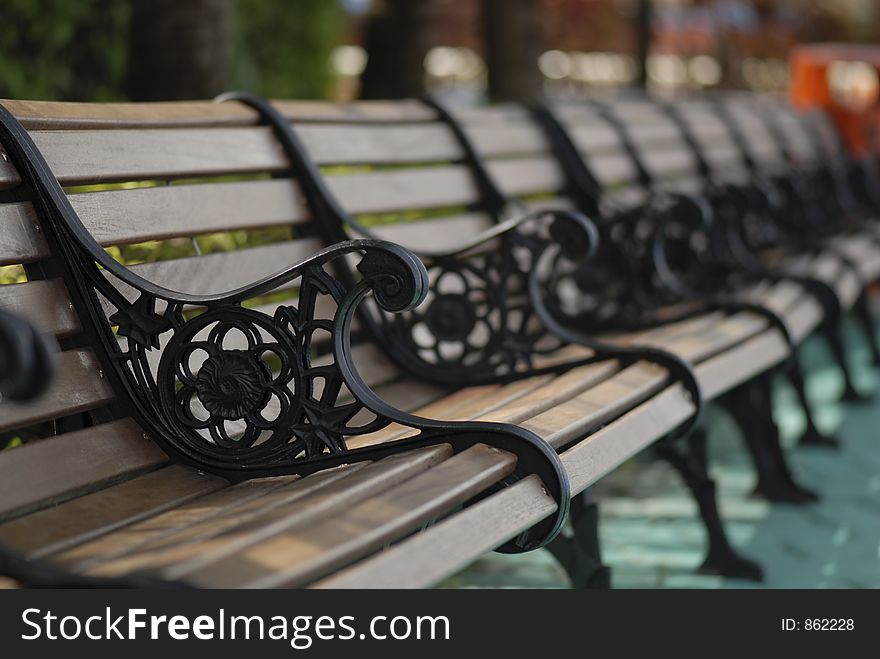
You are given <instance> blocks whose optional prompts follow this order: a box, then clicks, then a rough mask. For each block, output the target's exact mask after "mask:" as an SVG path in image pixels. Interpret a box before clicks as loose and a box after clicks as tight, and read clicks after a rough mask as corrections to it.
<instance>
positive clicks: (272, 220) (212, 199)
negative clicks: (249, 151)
mask: <svg viewBox="0 0 880 659" xmlns="http://www.w3.org/2000/svg"><path fill="white" fill-rule="evenodd" d="M69 198H70V203H71V205H72V206H73V209H74V210H75V211H76V212H77V215H79V217H80V219H81V220H82V222H83V224H84V225H85V226H86V228H87V229H88V230H89V232H90V233H91V234H92V236H94V238H95V240H97V241H98V242H99V243H101V244H102V245H105V246H107V245H124V244H128V243H137V242H144V241H147V240H166V239H168V238H177V237H180V236H192V235H201V234H207V233H215V232H222V231H235V230H240V229H256V228H262V227H275V226H284V225H293V224H297V223H301V222H303V221H305V220H306V219H308V217H309V214H308V210H307V207H306V204H305V201H304V200H303V199H302V197H301V194H300V191H299V187H298V186H297V185H296V184H295V183H294V182H293V181H291V180H288V179H273V180H265V181H232V182H226V183H204V184H200V185H172V186H157V187H150V188H136V189H132V190H108V191H104V192H89V193H83V194H73V195H70V197H69Z"/></svg>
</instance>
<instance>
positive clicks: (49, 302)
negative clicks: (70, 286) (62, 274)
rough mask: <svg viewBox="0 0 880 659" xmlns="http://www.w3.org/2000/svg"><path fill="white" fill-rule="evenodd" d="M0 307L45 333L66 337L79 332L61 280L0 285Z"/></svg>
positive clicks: (77, 322)
mask: <svg viewBox="0 0 880 659" xmlns="http://www.w3.org/2000/svg"><path fill="white" fill-rule="evenodd" d="M0 308H2V309H5V310H7V311H10V312H12V313H14V314H17V315H19V316H21V317H22V318H25V319H26V320H28V321H29V322H31V323H32V324H33V325H34V327H37V328H39V330H40V331H41V332H45V333H47V334H53V335H55V336H68V335H70V334H74V333H76V332H77V331H79V329H80V325H79V319H78V318H77V316H76V312H75V311H74V310H73V308H72V306H71V303H70V296H69V295H68V294H67V288H66V287H65V286H64V282H63V281H62V280H60V279H44V280H34V281H28V282H23V283H21V284H6V285H4V286H0Z"/></svg>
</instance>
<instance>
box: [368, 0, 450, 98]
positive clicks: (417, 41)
mask: <svg viewBox="0 0 880 659" xmlns="http://www.w3.org/2000/svg"><path fill="white" fill-rule="evenodd" d="M436 12H437V2H436V1H435V0H384V2H382V3H381V6H380V7H379V9H378V10H377V11H376V13H374V14H373V15H372V16H371V17H370V20H369V23H368V24H367V30H366V35H365V37H364V47H365V48H366V51H367V67H366V69H364V73H363V76H362V77H361V97H363V98H406V97H412V96H421V95H422V94H424V93H425V55H427V54H428V50H430V49H431V47H432V46H433V45H434V24H435V21H434V17H435V16H436Z"/></svg>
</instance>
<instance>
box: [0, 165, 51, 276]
mask: <svg viewBox="0 0 880 659" xmlns="http://www.w3.org/2000/svg"><path fill="white" fill-rule="evenodd" d="M2 163H3V161H2V160H0V178H2V177H3V165H2ZM48 255H49V248H48V246H47V245H46V241H45V239H44V238H43V236H42V234H41V233H40V232H39V231H38V228H37V214H36V212H35V211H34V207H33V206H32V205H31V204H30V203H25V202H22V203H15V204H0V265H17V264H19V263H31V262H32V261H38V260H39V259H42V258H45V257H46V256H48Z"/></svg>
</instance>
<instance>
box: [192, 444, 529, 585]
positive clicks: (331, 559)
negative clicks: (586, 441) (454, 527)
mask: <svg viewBox="0 0 880 659" xmlns="http://www.w3.org/2000/svg"><path fill="white" fill-rule="evenodd" d="M515 464H516V458H515V456H513V455H512V454H509V453H505V452H503V451H499V450H498V449H493V448H490V447H488V446H482V445H476V446H474V447H472V448H470V449H467V450H466V451H464V452H462V453H460V454H458V455H456V456H453V457H451V458H450V459H448V460H446V461H444V462H442V463H440V464H439V465H437V466H436V467H433V468H432V469H429V470H427V471H426V472H424V473H422V474H419V475H417V476H415V477H413V478H411V479H409V480H408V481H405V482H403V483H401V484H400V485H398V486H396V487H393V488H390V489H387V490H386V491H385V492H383V493H381V494H378V495H376V496H374V497H372V498H370V499H366V500H364V501H362V502H361V503H359V504H357V505H355V506H353V507H350V508H347V509H345V510H341V511H339V512H338V513H337V514H336V515H334V516H332V517H328V518H326V519H324V520H321V521H319V522H317V523H316V524H312V525H309V526H307V527H304V528H302V529H300V530H293V529H287V530H286V531H284V532H282V533H278V534H275V535H273V536H271V537H269V538H267V539H265V540H263V541H262V542H259V543H257V544H255V545H253V546H251V547H249V548H247V549H245V550H243V551H242V552H241V553H240V554H237V555H234V556H232V557H229V558H227V559H226V560H224V561H219V562H217V563H214V564H211V565H208V566H205V567H204V568H202V569H200V570H198V571H196V572H193V573H190V574H188V575H187V581H189V582H192V583H195V584H198V585H208V584H211V585H222V586H225V587H233V586H239V587H240V586H249V587H256V588H271V587H284V586H287V587H290V586H295V585H301V584H302V583H304V582H307V581H310V580H314V579H315V578H317V577H320V576H323V575H325V574H328V573H330V572H332V571H333V570H335V569H337V568H339V567H340V566H342V565H345V564H346V563H350V562H351V561H353V560H356V559H357V558H360V557H362V556H365V555H367V554H369V553H371V552H373V551H376V550H377V549H380V548H381V547H382V546H383V545H385V544H388V543H389V542H392V541H394V540H396V539H399V538H401V537H402V536H404V535H406V534H407V533H409V532H411V531H413V530H416V529H418V528H419V527H420V526H421V525H423V524H424V523H426V522H428V521H430V520H432V519H434V518H436V517H438V516H440V515H442V514H443V513H445V512H447V511H448V510H450V509H451V508H453V507H455V506H456V505H458V504H460V503H463V502H464V501H466V500H467V499H470V498H471V497H473V496H475V495H477V494H479V493H480V492H482V491H484V490H485V489H486V488H487V487H489V486H491V485H492V484H494V483H496V482H497V481H498V480H500V479H501V478H503V477H504V476H506V475H508V474H509V473H510V472H511V471H512V470H513V468H514V466H515ZM227 561H234V565H235V570H234V572H232V571H230V570H229V569H228V567H229V565H230V563H227Z"/></svg>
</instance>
